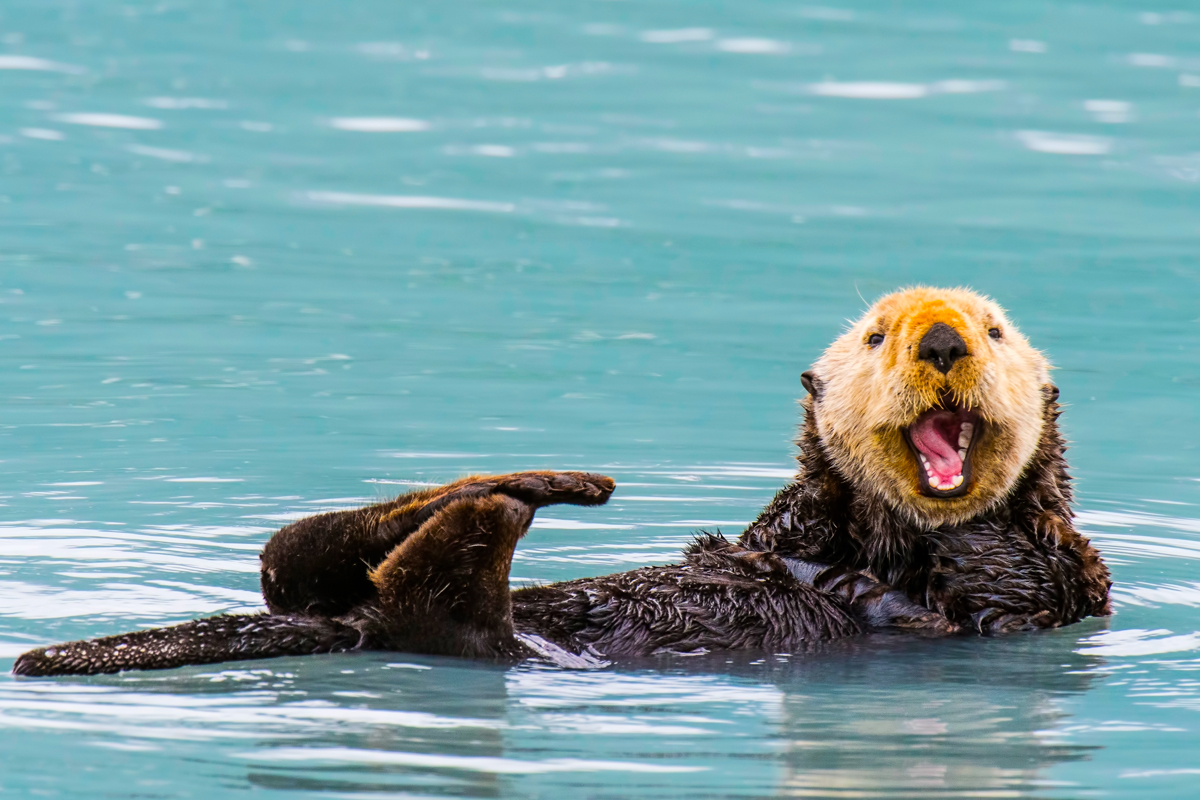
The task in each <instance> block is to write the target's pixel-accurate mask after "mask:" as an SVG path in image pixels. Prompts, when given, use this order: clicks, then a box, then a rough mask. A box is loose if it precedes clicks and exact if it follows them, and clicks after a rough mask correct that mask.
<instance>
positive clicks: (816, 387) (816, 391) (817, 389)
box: [800, 369, 822, 400]
mask: <svg viewBox="0 0 1200 800" xmlns="http://www.w3.org/2000/svg"><path fill="white" fill-rule="evenodd" d="M800 382H801V383H803V384H804V390H805V391H806V392H808V393H809V394H811V395H812V396H813V399H814V400H820V399H821V389H822V386H821V379H820V378H818V377H817V376H816V375H813V373H812V370H811V369H810V370H809V371H808V372H802V373H800Z"/></svg>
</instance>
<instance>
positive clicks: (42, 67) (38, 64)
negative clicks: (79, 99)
mask: <svg viewBox="0 0 1200 800" xmlns="http://www.w3.org/2000/svg"><path fill="white" fill-rule="evenodd" d="M0 69H12V70H28V71H31V72H65V73H68V74H70V75H81V74H83V73H84V72H87V70H85V69H84V68H83V67H77V66H75V65H74V64H62V63H59V62H57V61H49V60H47V59H44V58H35V57H33V56H19V55H0Z"/></svg>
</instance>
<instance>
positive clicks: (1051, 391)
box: [1042, 383, 1058, 403]
mask: <svg viewBox="0 0 1200 800" xmlns="http://www.w3.org/2000/svg"><path fill="white" fill-rule="evenodd" d="M1042 394H1043V395H1044V396H1045V397H1046V402H1047V403H1053V402H1054V401H1055V400H1057V399H1058V387H1057V386H1055V385H1054V384H1053V383H1047V384H1046V385H1045V386H1043V387H1042Z"/></svg>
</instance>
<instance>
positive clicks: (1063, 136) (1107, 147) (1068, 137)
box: [1017, 131, 1112, 156]
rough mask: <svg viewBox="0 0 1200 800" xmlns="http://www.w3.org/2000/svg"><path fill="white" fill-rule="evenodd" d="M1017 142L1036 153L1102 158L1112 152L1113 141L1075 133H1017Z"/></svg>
mask: <svg viewBox="0 0 1200 800" xmlns="http://www.w3.org/2000/svg"><path fill="white" fill-rule="evenodd" d="M1017 141H1019V142H1020V143H1021V144H1023V145H1025V147H1026V148H1028V149H1029V150H1033V151H1034V152H1036V153H1053V154H1055V155H1060V156H1102V155H1105V154H1107V153H1108V152H1110V151H1111V150H1112V140H1111V139H1107V138H1105V137H1103V136H1085V135H1083V134H1073V133H1049V132H1046V131H1017Z"/></svg>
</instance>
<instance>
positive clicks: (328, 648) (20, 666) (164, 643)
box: [13, 614, 361, 677]
mask: <svg viewBox="0 0 1200 800" xmlns="http://www.w3.org/2000/svg"><path fill="white" fill-rule="evenodd" d="M360 640H361V635H360V633H359V632H358V631H357V630H356V629H355V628H352V627H350V626H349V625H344V624H342V623H339V622H337V621H335V620H332V619H321V618H315V617H299V616H278V615H273V614H226V615H222V616H219V617H209V618H207V619H198V620H194V621H192V622H185V623H183V624H182V625H174V626H172V627H169V628H155V629H153V630H145V631H136V632H134V633H125V634H121V635H119V636H109V637H106V638H103V639H90V640H87V641H79V642H67V643H65V644H57V645H52V646H50V647H42V648H39V649H37V650H30V651H29V652H27V653H24V654H23V655H21V656H20V657H19V658H18V659H17V660H16V663H15V664H13V674H14V675H25V676H30V677H33V676H38V677H43V676H49V675H104V674H111V673H114V672H122V671H124V670H131V669H137V670H142V669H173V668H175V667H182V666H186V665H189V664H214V663H217V662H221V661H245V660H249V659H256V658H276V657H279V656H300V655H311V654H314V653H332V652H340V651H345V650H352V649H354V648H355V647H357V646H358V644H359V642H360Z"/></svg>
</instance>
